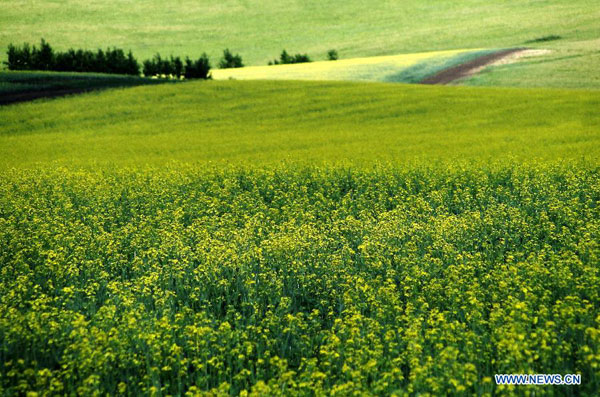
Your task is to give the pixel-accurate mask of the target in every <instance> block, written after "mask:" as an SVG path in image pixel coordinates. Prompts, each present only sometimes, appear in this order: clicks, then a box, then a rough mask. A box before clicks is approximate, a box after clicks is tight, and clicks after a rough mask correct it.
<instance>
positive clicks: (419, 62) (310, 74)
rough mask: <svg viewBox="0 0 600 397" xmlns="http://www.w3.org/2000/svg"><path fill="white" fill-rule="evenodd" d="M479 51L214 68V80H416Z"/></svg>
mask: <svg viewBox="0 0 600 397" xmlns="http://www.w3.org/2000/svg"><path fill="white" fill-rule="evenodd" d="M482 52H483V51H481V50H452V51H434V52H425V53H418V54H402V55H389V56H380V57H367V58H352V59H343V60H338V61H320V62H311V63H301V64H293V65H273V66H250V67H245V68H238V69H216V70H214V71H213V72H212V75H213V78H214V79H216V80H226V79H236V80H338V81H382V82H385V81H395V82H405V83H408V82H418V81H420V80H422V79H423V78H425V77H427V76H429V75H431V74H435V73H436V72H437V71H438V70H440V69H443V68H445V67H450V66H453V65H456V64H458V63H461V62H464V61H465V60H467V59H470V58H474V57H476V56H478V55H480V54H481V53H482Z"/></svg>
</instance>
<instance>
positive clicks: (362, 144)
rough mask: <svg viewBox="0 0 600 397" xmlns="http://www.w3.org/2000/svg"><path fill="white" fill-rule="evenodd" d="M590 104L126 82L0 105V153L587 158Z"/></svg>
mask: <svg viewBox="0 0 600 397" xmlns="http://www.w3.org/2000/svg"><path fill="white" fill-rule="evenodd" d="M599 105H600V93H599V92H596V91H589V92H586V91H568V90H538V91H535V90H526V89H490V88H467V87H423V86H410V85H397V84H380V83H317V82H272V81H264V82H261V81H222V82H221V81H212V82H189V83H184V84H176V85H160V86H146V87H135V88H129V89H126V90H113V91H109V92H102V93H92V94H85V95H82V96H80V97H76V98H70V99H67V100H65V99H57V100H52V101H48V102H46V103H30V104H21V105H15V106H10V107H7V108H0V159H2V160H0V164H1V165H2V166H19V165H28V164H29V165H30V164H32V163H35V162H39V161H42V162H46V161H56V162H58V164H80V165H94V164H96V165H98V164H100V163H115V164H143V163H149V164H164V163H165V162H168V161H171V160H179V161H191V162H201V163H205V162H209V161H210V162H221V163H222V162H233V163H238V164H243V163H263V164H273V163H278V162H281V161H284V160H290V161H299V162H303V163H313V162H329V163H331V162H340V161H342V162H343V161H347V162H354V163H361V162H363V163H366V164H371V163H372V162H373V161H392V162H400V163H402V162H411V161H417V160H423V161H426V162H427V161H433V160H440V161H451V160H456V159H488V160H489V159H497V158H500V159H501V158H506V157H508V156H516V158H519V159H529V158H532V157H539V158H547V159H553V158H556V157H565V158H571V159H577V158H581V157H583V156H588V157H589V158H591V159H596V160H597V158H600V156H598V154H599V151H598V150H599V149H598V148H599V147H600V115H599V114H598V112H597V109H598V107H599ZM594 156H596V157H594Z"/></svg>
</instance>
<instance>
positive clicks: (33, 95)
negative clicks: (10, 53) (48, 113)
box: [0, 88, 94, 106]
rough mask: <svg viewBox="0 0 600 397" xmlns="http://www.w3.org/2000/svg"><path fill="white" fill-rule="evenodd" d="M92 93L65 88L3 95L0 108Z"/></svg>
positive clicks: (86, 89) (82, 89) (89, 89)
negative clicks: (36, 100) (41, 99)
mask: <svg viewBox="0 0 600 397" xmlns="http://www.w3.org/2000/svg"><path fill="white" fill-rule="evenodd" d="M90 91H94V89H92V88H65V89H56V90H52V89H50V90H43V91H30V92H15V93H12V94H3V95H1V96H0V106H2V105H10V104H12V103H18V102H28V101H33V100H35V99H40V98H56V97H61V96H66V95H74V94H82V93H84V92H90Z"/></svg>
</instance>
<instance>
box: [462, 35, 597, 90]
mask: <svg viewBox="0 0 600 397" xmlns="http://www.w3.org/2000/svg"><path fill="white" fill-rule="evenodd" d="M527 46H528V47H531V48H543V49H547V50H550V51H551V53H549V54H545V55H543V56H538V57H532V58H529V59H522V60H520V61H519V62H517V63H514V64H509V65H502V66H494V67H491V68H488V69H486V70H484V71H482V72H481V73H479V74H477V75H475V76H472V77H469V78H468V79H465V80H462V81H458V82H457V83H459V84H467V85H480V86H512V87H564V88H577V89H596V90H597V89H600V67H598V66H599V65H600V39H598V38H596V39H593V40H584V41H572V42H561V40H558V41H556V42H549V43H540V44H536V45H532V44H527Z"/></svg>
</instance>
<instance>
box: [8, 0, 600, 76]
mask: <svg viewBox="0 0 600 397" xmlns="http://www.w3.org/2000/svg"><path fill="white" fill-rule="evenodd" d="M2 5H3V12H2V13H1V14H0V49H5V48H6V46H7V45H8V44H9V43H11V42H13V43H21V42H23V41H28V42H36V43H37V42H38V41H39V39H40V38H41V37H44V38H45V39H47V40H49V41H50V42H51V43H52V44H53V45H56V46H57V47H58V48H59V49H67V48H69V47H88V48H97V47H106V46H109V45H111V46H112V45H115V46H118V47H120V48H125V49H131V50H133V51H134V53H135V54H136V55H137V56H138V57H140V58H146V57H150V56H152V55H153V54H154V53H155V52H161V53H163V54H167V55H168V54H170V53H173V54H174V55H186V54H188V55H193V56H198V55H199V54H200V53H201V52H202V51H207V52H208V53H209V55H210V56H211V58H213V59H215V60H216V59H217V57H219V56H220V55H221V51H222V50H223V49H224V48H226V47H229V48H230V49H232V50H233V51H235V52H240V53H241V54H242V56H243V58H244V60H246V61H247V63H248V64H250V65H265V64H266V63H267V61H269V60H270V59H272V58H274V57H276V56H277V55H278V54H279V53H280V52H281V50H282V49H283V48H286V49H287V50H288V51H291V52H300V51H301V52H308V53H309V55H311V56H313V57H314V58H317V59H324V58H325V54H326V51H327V50H329V49H330V48H336V49H337V50H338V51H339V53H340V55H341V57H342V58H350V57H360V56H377V55H392V54H399V53H414V52H425V51H433V50H449V49H459V48H482V47H485V48H497V47H511V46H515V45H519V44H522V43H523V42H525V41H527V40H531V39H533V38H536V37H540V36H545V35H550V34H555V35H560V36H563V37H565V38H566V40H582V39H596V38H598V37H600V26H598V24H597V21H598V20H599V19H600V9H599V8H598V7H596V4H595V2H594V1H590V0H573V1H568V2H567V1H562V0H546V1H540V0H508V1H502V2H490V1H485V0H467V1H460V2H459V1H453V0H441V1H434V2H425V3H424V2H422V1H413V0H411V1H403V2H400V3H399V2H397V1H389V0H377V1H370V2H364V1H359V0H334V1H327V2H322V1H316V0H309V1H298V0H284V1H275V0H268V1H264V0H260V1H258V0H249V1H242V0H226V1H220V2H216V1H209V2H197V1H190V0H182V1H176V2H163V1H158V0H148V1H144V2H139V1H128V0H119V1H113V0H99V1H91V0H80V1H75V0H65V1H45V2H41V1H36V2H22V1H19V0H4V1H3V2H2ZM2 52H4V51H2Z"/></svg>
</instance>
